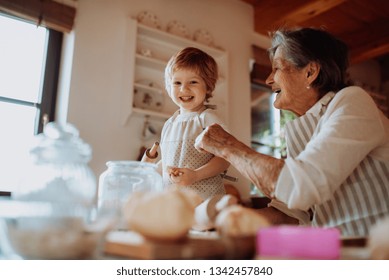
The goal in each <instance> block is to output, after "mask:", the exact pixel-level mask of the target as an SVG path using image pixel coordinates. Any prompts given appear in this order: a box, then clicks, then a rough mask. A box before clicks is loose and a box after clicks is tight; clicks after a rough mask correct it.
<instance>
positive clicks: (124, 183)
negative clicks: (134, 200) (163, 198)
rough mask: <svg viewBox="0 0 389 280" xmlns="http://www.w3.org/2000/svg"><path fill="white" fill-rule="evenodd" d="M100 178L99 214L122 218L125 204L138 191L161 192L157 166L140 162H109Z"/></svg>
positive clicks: (160, 180) (160, 178)
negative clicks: (121, 214) (113, 214)
mask: <svg viewBox="0 0 389 280" xmlns="http://www.w3.org/2000/svg"><path fill="white" fill-rule="evenodd" d="M106 165H107V167H108V168H107V170H105V171H104V172H103V173H102V174H101V175H100V178H99V188H98V212H99V213H100V214H106V213H109V214H112V212H113V213H115V214H117V215H119V216H120V213H121V208H122V206H123V203H124V202H125V201H126V200H127V198H128V196H129V195H130V194H131V193H133V192H136V191H161V190H162V177H161V175H160V174H159V173H158V171H157V165H155V164H152V163H146V162H140V161H108V162H107V163H106Z"/></svg>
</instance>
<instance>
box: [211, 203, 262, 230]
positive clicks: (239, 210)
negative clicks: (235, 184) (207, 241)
mask: <svg viewBox="0 0 389 280" xmlns="http://www.w3.org/2000/svg"><path fill="white" fill-rule="evenodd" d="M215 225H216V229H217V231H218V232H219V233H220V234H221V235H225V236H230V237H243V236H252V235H256V234H257V231H258V230H259V229H260V228H263V227H267V226H269V225H270V224H269V222H268V221H267V219H266V218H264V217H263V216H262V215H260V214H259V213H257V212H256V211H255V210H254V209H251V208H247V207H244V206H241V205H232V206H229V207H227V208H225V209H224V210H222V211H221V212H220V213H219V214H218V215H217V217H216V221H215Z"/></svg>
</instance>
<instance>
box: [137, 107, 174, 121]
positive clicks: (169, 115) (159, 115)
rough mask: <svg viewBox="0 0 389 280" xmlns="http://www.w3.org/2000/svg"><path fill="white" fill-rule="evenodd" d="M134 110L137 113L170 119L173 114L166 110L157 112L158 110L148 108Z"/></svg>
mask: <svg viewBox="0 0 389 280" xmlns="http://www.w3.org/2000/svg"><path fill="white" fill-rule="evenodd" d="M132 111H133V112H134V113H137V114H141V115H145V116H151V117H157V118H161V119H166V120H167V119H168V118H170V117H171V116H172V114H171V113H166V112H156V111H151V110H146V109H140V108H136V107H134V108H132Z"/></svg>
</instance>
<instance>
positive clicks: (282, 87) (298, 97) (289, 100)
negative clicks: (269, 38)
mask: <svg viewBox="0 0 389 280" xmlns="http://www.w3.org/2000/svg"><path fill="white" fill-rule="evenodd" d="M308 78H309V71H308V66H307V67H304V68H302V69H298V68H296V67H295V66H294V65H293V64H292V63H290V62H289V61H287V60H286V59H285V57H284V54H283V51H282V48H280V47H279V48H277V50H276V52H275V54H274V57H273V61H272V72H271V73H270V75H269V77H268V78H267V79H266V84H268V85H270V86H271V87H272V90H273V92H274V93H276V94H277V96H276V99H275V101H274V104H273V105H274V107H275V108H277V109H283V110H288V111H292V112H294V113H295V114H297V115H299V116H301V115H303V114H305V112H306V111H307V110H308V109H309V108H310V107H311V106H312V105H313V104H314V103H316V101H317V94H315V92H314V91H313V89H311V88H310V89H307V87H308V86H309V85H310V83H309V79H308Z"/></svg>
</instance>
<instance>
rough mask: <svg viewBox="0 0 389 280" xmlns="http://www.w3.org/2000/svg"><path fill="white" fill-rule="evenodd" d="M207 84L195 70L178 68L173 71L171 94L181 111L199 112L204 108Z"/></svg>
mask: <svg viewBox="0 0 389 280" xmlns="http://www.w3.org/2000/svg"><path fill="white" fill-rule="evenodd" d="M206 93H207V86H206V84H205V82H204V80H203V79H202V78H201V77H200V76H199V75H198V74H197V73H196V72H194V71H193V70H190V69H178V70H176V71H175V72H174V73H173V76H172V80H171V84H170V90H169V95H170V98H171V99H172V100H173V102H174V103H175V104H177V105H178V106H179V107H180V110H181V113H185V112H197V111H199V110H201V109H202V108H204V101H205V97H206Z"/></svg>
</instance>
